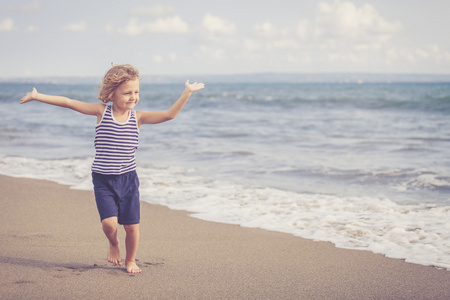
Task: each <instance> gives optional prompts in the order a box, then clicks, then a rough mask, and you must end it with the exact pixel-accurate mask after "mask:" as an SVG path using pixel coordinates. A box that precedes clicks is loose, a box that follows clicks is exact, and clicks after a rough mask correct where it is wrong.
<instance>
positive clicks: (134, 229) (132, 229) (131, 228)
mask: <svg viewBox="0 0 450 300" xmlns="http://www.w3.org/2000/svg"><path fill="white" fill-rule="evenodd" d="M123 228H124V229H125V232H126V233H127V234H134V233H139V224H132V225H123Z"/></svg>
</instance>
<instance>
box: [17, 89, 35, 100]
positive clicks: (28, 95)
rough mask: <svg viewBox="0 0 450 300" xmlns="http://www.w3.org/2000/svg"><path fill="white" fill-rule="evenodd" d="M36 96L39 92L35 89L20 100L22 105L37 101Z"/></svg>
mask: <svg viewBox="0 0 450 300" xmlns="http://www.w3.org/2000/svg"><path fill="white" fill-rule="evenodd" d="M36 95H37V90H36V89H35V88H33V90H32V91H31V92H30V93H28V94H27V95H26V96H25V97H23V98H22V99H21V100H20V104H24V103H27V102H30V101H32V100H34V99H36Z"/></svg>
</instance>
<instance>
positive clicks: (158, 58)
mask: <svg viewBox="0 0 450 300" xmlns="http://www.w3.org/2000/svg"><path fill="white" fill-rule="evenodd" d="M153 62H155V63H157V64H159V63H162V62H163V57H162V56H161V55H153Z"/></svg>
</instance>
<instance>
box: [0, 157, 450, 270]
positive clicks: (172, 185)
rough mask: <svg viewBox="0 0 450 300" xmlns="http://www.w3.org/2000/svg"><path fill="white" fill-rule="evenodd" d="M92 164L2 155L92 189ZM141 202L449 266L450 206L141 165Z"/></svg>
mask: <svg viewBox="0 0 450 300" xmlns="http://www.w3.org/2000/svg"><path fill="white" fill-rule="evenodd" d="M91 162H92V159H90V158H89V159H65V160H37V159H30V158H22V157H1V156H0V173H2V174H5V175H9V176H16V177H29V178H38V179H47V180H52V181H56V182H58V183H61V184H68V185H71V186H72V188H77V189H92V183H91V177H90V164H91ZM138 173H139V177H140V181H141V197H142V198H141V200H143V201H146V202H149V203H154V204H161V205H165V206H168V207H169V208H172V209H182V210H187V211H190V212H192V213H193V214H192V216H194V217H197V218H200V219H203V220H208V221H215V222H223V223H232V224H239V225H241V226H244V227H258V228H263V229H268V230H274V231H281V232H286V233H290V234H293V235H296V236H300V237H304V238H308V239H313V240H317V241H330V242H332V243H334V244H335V245H336V246H337V247H341V248H348V249H359V250H368V251H372V252H374V253H380V254H384V255H386V256H388V257H392V258H400V259H405V260H406V261H407V262H411V263H417V264H422V265H433V266H438V267H443V268H447V269H450V224H449V223H448V222H447V220H448V217H449V214H450V207H449V206H435V205H426V204H415V205H399V204H396V203H394V202H393V201H391V200H389V199H385V198H372V197H344V196H338V195H322V194H301V193H294V192H288V191H283V190H278V189H273V188H266V187H258V186H250V185H243V184H234V183H229V182H221V181H217V180H213V179H208V178H205V177H202V176H199V175H197V173H196V171H195V170H193V169H184V168H174V167H168V168H162V167H155V166H145V167H140V168H138Z"/></svg>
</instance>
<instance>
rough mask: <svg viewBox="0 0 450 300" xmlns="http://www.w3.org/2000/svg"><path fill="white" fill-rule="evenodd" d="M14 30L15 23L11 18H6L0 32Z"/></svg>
mask: <svg viewBox="0 0 450 300" xmlns="http://www.w3.org/2000/svg"><path fill="white" fill-rule="evenodd" d="M13 29H14V21H13V19H11V18H6V19H4V20H3V21H2V22H0V32H2V31H12V30H13Z"/></svg>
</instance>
